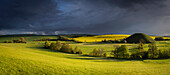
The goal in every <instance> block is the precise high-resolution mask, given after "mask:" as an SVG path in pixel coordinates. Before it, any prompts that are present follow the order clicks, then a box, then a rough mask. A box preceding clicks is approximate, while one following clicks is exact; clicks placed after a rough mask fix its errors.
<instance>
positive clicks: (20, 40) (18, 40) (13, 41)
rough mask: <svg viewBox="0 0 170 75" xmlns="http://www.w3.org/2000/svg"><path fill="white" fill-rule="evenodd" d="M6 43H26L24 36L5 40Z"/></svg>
mask: <svg viewBox="0 0 170 75" xmlns="http://www.w3.org/2000/svg"><path fill="white" fill-rule="evenodd" d="M4 43H26V41H25V39H24V37H20V39H16V40H15V39H13V40H10V41H8V40H5V41H4Z"/></svg>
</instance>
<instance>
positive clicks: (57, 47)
mask: <svg viewBox="0 0 170 75" xmlns="http://www.w3.org/2000/svg"><path fill="white" fill-rule="evenodd" d="M44 47H45V48H48V49H51V50H56V51H61V52H66V53H73V54H82V53H83V52H82V51H81V50H80V49H78V47H75V48H74V49H73V48H72V47H71V46H70V45H69V44H66V43H64V44H61V43H60V42H59V41H57V42H56V43H50V42H49V41H46V42H45V45H44Z"/></svg>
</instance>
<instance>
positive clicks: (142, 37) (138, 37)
mask: <svg viewBox="0 0 170 75" xmlns="http://www.w3.org/2000/svg"><path fill="white" fill-rule="evenodd" d="M125 40H126V41H127V43H139V42H140V41H142V42H144V43H154V42H155V40H153V39H152V38H151V37H150V36H148V35H146V34H144V33H135V34H133V35H131V36H129V37H128V38H126V39H125Z"/></svg>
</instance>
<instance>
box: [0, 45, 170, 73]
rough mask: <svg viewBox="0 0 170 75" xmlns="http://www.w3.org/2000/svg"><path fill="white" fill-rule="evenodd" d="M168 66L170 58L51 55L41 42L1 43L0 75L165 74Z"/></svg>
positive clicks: (58, 53) (52, 53) (54, 53)
mask: <svg viewBox="0 0 170 75" xmlns="http://www.w3.org/2000/svg"><path fill="white" fill-rule="evenodd" d="M74 45H75V44H74ZM92 46H93V45H92ZM169 67H170V59H164V60H143V61H142V60H138V61H137V60H116V59H105V58H99V57H87V56H81V55H75V54H66V53H61V52H53V51H51V50H48V49H44V48H42V43H41V42H29V43H27V44H15V43H14V44H5V43H0V75H9V74H58V75H59V74H60V75H61V74H68V75H85V74H94V75H97V74H98V75H102V74H107V75H120V74H124V75H136V74H150V75H168V74H169V73H170V69H169Z"/></svg>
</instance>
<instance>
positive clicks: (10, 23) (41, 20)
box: [0, 0, 59, 30]
mask: <svg viewBox="0 0 170 75" xmlns="http://www.w3.org/2000/svg"><path fill="white" fill-rule="evenodd" d="M56 6H57V5H56V4H53V3H52V2H51V1H50V0H1V1H0V26H1V28H0V30H2V29H21V28H22V29H28V27H29V24H36V25H37V26H36V27H39V25H44V24H45V23H47V22H51V21H52V20H54V19H57V13H58V12H59V11H58V10H56ZM51 19H52V20H51Z"/></svg>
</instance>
